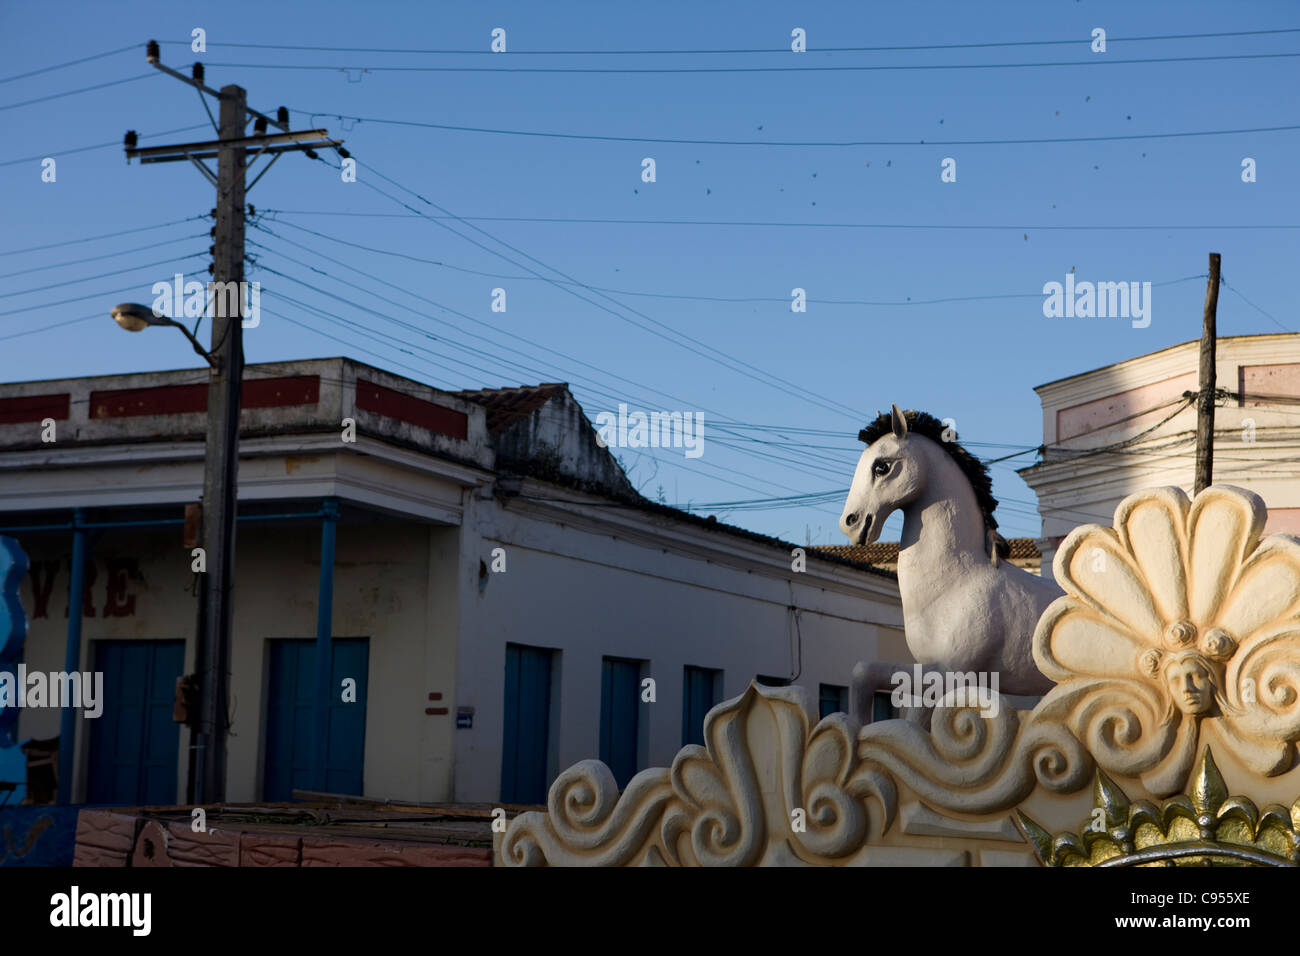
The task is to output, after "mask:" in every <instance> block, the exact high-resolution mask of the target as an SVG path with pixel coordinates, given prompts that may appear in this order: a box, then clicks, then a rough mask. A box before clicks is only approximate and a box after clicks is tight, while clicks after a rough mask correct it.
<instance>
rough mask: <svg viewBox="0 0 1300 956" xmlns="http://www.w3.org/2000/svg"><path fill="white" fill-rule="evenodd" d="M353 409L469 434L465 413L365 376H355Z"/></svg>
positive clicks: (440, 430)
mask: <svg viewBox="0 0 1300 956" xmlns="http://www.w3.org/2000/svg"><path fill="white" fill-rule="evenodd" d="M357 408H359V409H361V410H362V411H367V412H374V413H375V414H376V415H383V416H384V417H386V418H395V419H397V420H398V421H399V422H406V423H407V424H408V425H415V426H418V427H419V428H425V429H428V430H429V431H431V432H437V433H438V434H440V435H450V436H451V437H452V438H459V439H461V440H464V439H465V438H468V437H469V416H468V415H466V414H465V413H464V412H458V411H456V410H455V409H454V408H447V407H446V406H444V405H435V404H434V403H433V402H426V401H424V399H421V398H416V397H414V396H413V395H405V394H403V393H402V392H395V391H393V390H392V389H391V388H384V386H382V385H376V384H375V383H374V382H367V381H366V380H365V379H360V378H359V379H357Z"/></svg>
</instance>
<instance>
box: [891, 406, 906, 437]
mask: <svg viewBox="0 0 1300 956" xmlns="http://www.w3.org/2000/svg"><path fill="white" fill-rule="evenodd" d="M889 408H890V413H889V426H890V428H892V429H893V431H894V437H895V438H904V437H906V436H907V419H906V418H904V417H903V413H902V411H901V410H900V409H899V407H898V406H897V405H890V406H889Z"/></svg>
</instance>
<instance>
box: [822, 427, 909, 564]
mask: <svg viewBox="0 0 1300 956" xmlns="http://www.w3.org/2000/svg"><path fill="white" fill-rule="evenodd" d="M890 408H891V412H890V430H889V431H888V432H887V433H885V434H884V435H882V436H881V437H880V438H877V439H876V440H875V441H873V442H872V443H871V444H870V445H868V446H867V448H866V450H865V451H863V453H862V457H861V458H860V459H858V468H857V471H855V472H854V473H853V486H852V487H851V488H850V489H849V497H848V500H846V501H845V503H844V515H843V516H842V517H841V518H840V530H841V531H843V532H844V533H845V534H846V535H847V536H848V538H849V540H850V541H852V542H853V543H854V544H870V543H872V542H873V541H875V540H876V539H877V538H879V537H880V529H881V528H883V527H884V525H885V519H886V518H888V517H889V516H890V515H891V514H893V513H894V511H895V510H896V509H898V508H902V507H904V506H905V505H908V504H911V502H913V501H915V500H916V498H917V496H919V495H920V494H921V491H922V490H923V489H924V487H925V469H924V466H923V464H922V462H921V460H920V456H919V455H918V450H919V449H918V447H917V445H916V442H915V441H913V440H910V439H909V437H908V434H907V419H906V418H905V417H904V415H903V413H902V412H901V411H899V408H898V406H897V405H891V406H890Z"/></svg>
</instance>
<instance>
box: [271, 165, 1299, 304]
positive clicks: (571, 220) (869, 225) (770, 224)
mask: <svg viewBox="0 0 1300 956" xmlns="http://www.w3.org/2000/svg"><path fill="white" fill-rule="evenodd" d="M367 168H369V169H370V171H371V172H374V173H376V175H382V174H380V173H378V172H377V171H376V170H375V169H374V167H367ZM372 188H373V187H372ZM402 188H405V187H402ZM379 192H380V194H381V195H385V194H384V193H383V192H382V191H379ZM399 202H400V200H399ZM407 208H408V209H409V208H411V207H409V206H408V207H407ZM266 213H267V214H268V215H284V216H355V217H366V218H372V219H428V220H430V221H431V222H441V221H442V220H444V219H452V220H456V221H459V222H466V223H472V222H536V223H566V224H590V225H600V226H740V227H743V228H764V229H766V228H778V229H923V230H930V229H938V230H945V229H950V230H954V231H972V230H974V231H990V230H992V231H999V230H1007V231H1010V232H1075V231H1079V232H1108V231H1114V232H1131V231H1140V232H1162V231H1165V232H1180V231H1188V230H1193V231H1204V230H1242V229H1300V224H1290V223H1277V224H1261V223H1250V224H1236V225H1234V224H1230V223H1228V224H1225V223H1214V224H1208V225H1187V224H1184V225H1158V226H1153V225H1137V224H1118V225H1059V224H1057V225H1043V224H1035V225H1025V224H1020V225H1017V224H1015V223H990V224H953V223H910V222H908V223H901V222H900V223H883V222H777V221H772V220H756V219H749V220H746V219H617V218H605V219H598V218H594V217H565V216H457V215H442V216H430V215H425V214H422V213H419V212H413V214H410V215H407V214H404V213H399V212H334V211H331V210H322V209H268V210H266ZM498 241H500V240H498ZM546 281H548V282H550V281H554V280H550V279H548V280H546ZM578 285H582V283H578ZM588 288H590V287H588Z"/></svg>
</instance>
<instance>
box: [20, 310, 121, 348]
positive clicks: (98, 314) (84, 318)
mask: <svg viewBox="0 0 1300 956" xmlns="http://www.w3.org/2000/svg"><path fill="white" fill-rule="evenodd" d="M105 315H107V313H106V312H96V313H95V314H94V315H83V316H82V317H81V318H79V319H68V320H67V321H65V322H55V323H53V324H51V325H42V326H39V327H37V328H34V329H25V330H23V331H22V332H11V333H9V334H8V335H0V342H3V341H6V340H7V339H18V338H22V337H23V336H24V335H36V334H38V333H40V332H48V331H50V330H51V329H61V328H63V327H64V326H65V325H76V324H78V323H80V322H89V321H90V320H91V319H102V318H103V317H104V316H105Z"/></svg>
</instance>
